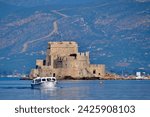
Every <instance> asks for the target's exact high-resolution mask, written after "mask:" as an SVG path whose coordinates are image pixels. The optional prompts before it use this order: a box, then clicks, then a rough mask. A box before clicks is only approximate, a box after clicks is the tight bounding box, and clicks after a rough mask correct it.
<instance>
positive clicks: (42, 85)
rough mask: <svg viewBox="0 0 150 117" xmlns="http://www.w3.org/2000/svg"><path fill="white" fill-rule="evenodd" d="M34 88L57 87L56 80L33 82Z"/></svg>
mask: <svg viewBox="0 0 150 117" xmlns="http://www.w3.org/2000/svg"><path fill="white" fill-rule="evenodd" d="M31 87H32V88H42V89H43V88H44V89H49V88H55V87H56V82H42V83H37V84H31Z"/></svg>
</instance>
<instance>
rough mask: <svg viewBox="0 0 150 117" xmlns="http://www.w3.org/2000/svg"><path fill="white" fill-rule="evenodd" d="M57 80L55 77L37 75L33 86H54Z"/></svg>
mask: <svg viewBox="0 0 150 117" xmlns="http://www.w3.org/2000/svg"><path fill="white" fill-rule="evenodd" d="M56 83H57V80H56V78H55V77H37V78H35V79H33V81H32V83H31V87H32V88H54V87H55V86H56Z"/></svg>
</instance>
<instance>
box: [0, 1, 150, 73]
mask: <svg viewBox="0 0 150 117" xmlns="http://www.w3.org/2000/svg"><path fill="white" fill-rule="evenodd" d="M0 11H1V12H0V73H1V74H8V73H12V72H20V73H29V71H30V69H31V68H34V67H35V60H36V59H40V58H41V59H44V58H45V52H46V48H47V43H48V42H49V41H77V42H78V44H79V50H80V51H90V57H91V63H103V64H106V66H107V70H108V71H113V72H117V73H121V71H125V72H126V73H132V72H133V71H135V70H138V69H142V70H145V71H146V72H150V30H149V29H150V0H111V1H110V0H81V1H74V0H65V1H63V2H62V0H43V1H41V0H21V1H20V0H7V1H5V0H0Z"/></svg>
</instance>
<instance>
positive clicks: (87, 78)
mask: <svg viewBox="0 0 150 117" xmlns="http://www.w3.org/2000/svg"><path fill="white" fill-rule="evenodd" d="M20 80H32V79H31V78H29V77H23V78H20ZM58 80H150V78H148V79H136V78H123V77H120V78H112V77H111V78H108V77H107V78H100V77H82V78H75V77H70V76H67V77H63V78H59V79H58Z"/></svg>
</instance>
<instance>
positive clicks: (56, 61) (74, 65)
mask: <svg viewBox="0 0 150 117" xmlns="http://www.w3.org/2000/svg"><path fill="white" fill-rule="evenodd" d="M104 75H105V65H102V64H98V65H93V64H90V61H89V52H85V53H79V52H78V44H77V43H76V42H49V43H48V48H47V53H46V59H45V60H36V69H32V70H31V73H30V78H34V77H37V76H40V77H42V76H43V77H44V76H56V77H57V78H58V79H61V78H64V77H73V78H78V79H79V78H83V77H103V76H104Z"/></svg>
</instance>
